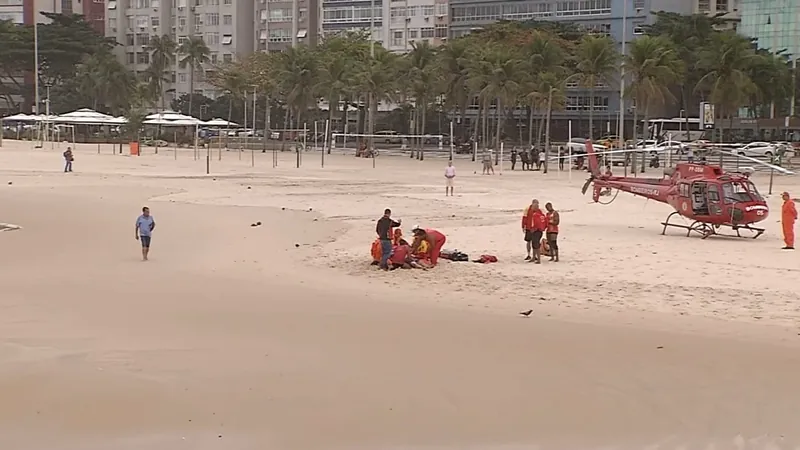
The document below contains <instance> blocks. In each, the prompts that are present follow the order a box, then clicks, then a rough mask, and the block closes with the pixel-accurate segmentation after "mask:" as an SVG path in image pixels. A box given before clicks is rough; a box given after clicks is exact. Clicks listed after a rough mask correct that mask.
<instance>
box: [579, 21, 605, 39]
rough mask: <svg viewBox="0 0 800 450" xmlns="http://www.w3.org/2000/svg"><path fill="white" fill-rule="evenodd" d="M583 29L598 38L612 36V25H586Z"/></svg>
mask: <svg viewBox="0 0 800 450" xmlns="http://www.w3.org/2000/svg"><path fill="white" fill-rule="evenodd" d="M583 29H584V30H586V32H587V33H589V34H594V35H598V36H611V24H610V23H593V24H586V25H584V26H583Z"/></svg>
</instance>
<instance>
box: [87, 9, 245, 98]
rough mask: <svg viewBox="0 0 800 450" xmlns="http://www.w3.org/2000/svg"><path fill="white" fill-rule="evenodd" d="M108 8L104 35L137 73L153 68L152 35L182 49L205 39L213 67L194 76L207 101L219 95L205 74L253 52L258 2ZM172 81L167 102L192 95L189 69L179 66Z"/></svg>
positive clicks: (195, 88)
mask: <svg viewBox="0 0 800 450" xmlns="http://www.w3.org/2000/svg"><path fill="white" fill-rule="evenodd" d="M84 1H86V0H84ZM106 5H107V7H106V19H107V20H106V35H107V36H110V37H114V38H116V40H117V42H118V43H120V44H121V45H120V47H119V48H118V50H117V52H118V56H119V57H120V58H121V59H122V61H123V62H124V63H125V64H127V65H128V66H130V67H131V68H132V69H133V70H134V71H136V72H137V73H138V72H143V71H144V70H146V69H147V67H148V65H149V64H150V52H148V51H147V47H148V45H149V43H150V38H151V37H152V36H162V35H165V34H168V35H170V36H172V38H173V39H174V40H175V42H177V43H178V45H180V44H182V43H183V42H185V41H186V40H187V39H189V37H192V36H195V37H202V38H203V40H204V41H205V43H206V45H207V46H208V48H209V49H210V50H211V54H210V63H211V64H209V65H208V67H204V68H203V70H196V71H195V85H194V91H195V93H198V94H203V95H205V96H207V97H215V96H216V95H217V94H218V92H217V91H216V89H214V88H213V87H212V86H210V85H209V84H207V83H205V82H204V79H205V72H206V71H207V70H212V65H213V64H216V63H221V62H225V61H232V60H234V59H236V58H239V57H242V56H246V55H248V54H250V53H252V52H253V51H254V49H255V46H254V41H255V38H254V36H255V20H254V17H255V11H256V9H255V6H256V5H255V0H107V2H106ZM170 79H171V80H172V81H171V83H168V84H169V86H168V89H169V90H170V92H168V94H167V99H166V100H167V102H169V101H171V100H172V99H174V98H175V97H180V96H181V95H184V94H187V93H189V89H190V87H189V68H188V67H181V65H180V64H177V63H176V65H175V68H174V71H173V72H172V73H171V74H170Z"/></svg>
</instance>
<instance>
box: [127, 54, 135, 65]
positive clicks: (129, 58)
mask: <svg viewBox="0 0 800 450" xmlns="http://www.w3.org/2000/svg"><path fill="white" fill-rule="evenodd" d="M125 60H126V61H127V62H128V64H133V62H134V61H136V59H135V58H134V56H133V53H131V52H128V53H126V54H125Z"/></svg>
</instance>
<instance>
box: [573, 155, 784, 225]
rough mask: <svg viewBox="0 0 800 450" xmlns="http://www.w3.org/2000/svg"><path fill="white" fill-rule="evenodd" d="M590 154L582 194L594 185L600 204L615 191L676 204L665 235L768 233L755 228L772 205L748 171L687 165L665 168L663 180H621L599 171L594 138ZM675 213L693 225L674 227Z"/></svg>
mask: <svg viewBox="0 0 800 450" xmlns="http://www.w3.org/2000/svg"><path fill="white" fill-rule="evenodd" d="M586 153H587V156H588V160H589V171H590V174H591V175H590V177H589V179H588V180H587V181H586V184H584V186H583V189H582V192H583V193H584V194H585V193H586V191H587V190H588V188H589V186H590V185H593V193H592V199H593V200H594V201H595V203H598V202H600V198H601V196H603V195H607V194H608V193H610V191H611V190H612V189H616V190H617V191H623V192H628V193H631V194H633V195H638V196H641V197H645V198H648V199H651V200H655V201H657V202H660V203H666V204H668V205H670V206H672V207H673V208H675V212H673V213H672V214H670V215H669V216H667V220H665V221H664V222H662V223H661V224H662V225H664V229H663V231H662V232H661V234H662V235H663V234H665V233H666V232H667V228H668V227H674V228H682V229H684V230H686V236H687V237H688V236H690V235H691V234H692V232H695V233H698V234H699V235H700V236H701V237H702V238H703V239H705V238H707V237H709V236H712V235H719V233H718V231H719V229H720V228H722V227H726V228H731V229H733V231H735V232H736V236H738V237H742V236H741V234H740V231H741V230H747V231H750V232H752V233H754V236H752V237H753V239H755V238H757V237H759V236H761V235H762V234H763V233H764V229H763V228H757V227H754V226H753V224H755V223H758V222H761V221H762V220H764V219H766V218H767V216H769V207H768V206H767V202H766V201H765V200H764V197H762V196H761V194H759V193H758V190H757V189H756V186H755V185H754V184H753V182H752V181H750V179H749V174H748V173H739V172H729V173H725V172H724V171H723V170H722V168H720V167H719V166H714V165H710V164H705V163H688V162H686V163H678V164H677V165H676V167H675V168H674V169H667V170H665V171H664V173H665V176H664V178H633V177H617V176H613V175H604V174H601V173H600V170H599V167H598V162H597V153H595V151H594V148H593V147H592V142H591V141H590V140H587V141H586ZM756 162H758V163H761V161H756ZM761 164H763V163H761ZM608 203H610V202H608ZM676 214H677V215H679V216H683V217H685V218H687V219H689V220H691V221H692V223H691V225H684V224H678V223H670V219H671V218H672V217H673V216H675V215H676Z"/></svg>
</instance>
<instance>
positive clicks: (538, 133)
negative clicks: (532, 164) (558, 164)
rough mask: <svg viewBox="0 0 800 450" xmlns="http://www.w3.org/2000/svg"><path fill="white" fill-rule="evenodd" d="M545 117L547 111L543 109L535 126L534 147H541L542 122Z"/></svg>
mask: <svg viewBox="0 0 800 450" xmlns="http://www.w3.org/2000/svg"><path fill="white" fill-rule="evenodd" d="M546 118H547V111H546V110H545V111H544V112H543V113H542V117H541V118H540V119H539V125H538V126H537V128H536V148H541V147H542V133H544V122H545V119H546Z"/></svg>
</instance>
